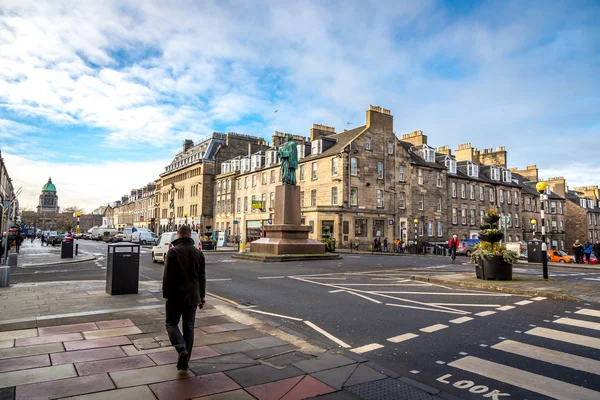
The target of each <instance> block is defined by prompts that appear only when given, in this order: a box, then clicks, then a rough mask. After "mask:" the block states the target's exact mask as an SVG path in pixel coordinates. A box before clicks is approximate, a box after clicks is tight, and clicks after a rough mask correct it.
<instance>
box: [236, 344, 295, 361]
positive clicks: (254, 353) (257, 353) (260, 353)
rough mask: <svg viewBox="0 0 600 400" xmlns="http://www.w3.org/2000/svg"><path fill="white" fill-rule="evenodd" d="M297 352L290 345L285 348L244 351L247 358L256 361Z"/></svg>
mask: <svg viewBox="0 0 600 400" xmlns="http://www.w3.org/2000/svg"><path fill="white" fill-rule="evenodd" d="M294 350H298V348H297V347H296V346H294V345H291V344H286V345H285V346H276V347H268V348H265V349H256V350H250V351H245V352H244V354H246V355H247V356H248V357H250V358H253V359H255V360H258V359H259V358H265V357H271V356H274V355H278V354H284V353H289V352H291V351H294Z"/></svg>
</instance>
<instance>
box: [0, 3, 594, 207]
mask: <svg viewBox="0 0 600 400" xmlns="http://www.w3.org/2000/svg"><path fill="white" fill-rule="evenodd" d="M599 20H600V3H599V2H597V1H585V0H578V1H530V2H527V1H490V2H487V1H483V2H475V1H434V0H423V1H397V0H396V1H387V0H378V1H376V2H366V1H350V0H341V1H334V0H329V1H308V0H307V1H301V2H298V1H285V0H282V1H277V2H273V1H252V2H248V1H242V0H240V1H210V0H207V1H185V0H179V1H175V2H173V1H157V0H120V1H111V0H104V1H101V2H92V1H83V2H82V1H71V0H52V1H50V0H47V1H44V0H2V1H0V150H1V151H2V156H3V157H4V160H5V163H6V165H7V168H8V172H9V174H10V176H11V178H12V179H13V183H14V185H15V186H16V188H19V187H21V188H22V194H21V195H20V197H19V201H20V204H21V207H28V208H34V207H35V206H36V205H37V203H38V196H39V194H40V191H41V188H42V186H43V185H44V183H45V182H46V181H47V180H48V177H49V176H52V180H53V182H54V183H55V185H56V186H57V189H58V195H59V204H60V205H61V206H62V207H63V208H64V207H68V206H72V205H77V206H79V207H82V208H83V209H84V210H86V211H91V210H92V209H94V208H96V207H98V206H99V205H101V204H107V203H109V202H112V201H114V200H117V199H119V198H120V197H121V195H123V194H127V193H129V192H130V190H131V189H133V188H139V187H142V186H143V185H145V184H147V183H148V182H150V181H153V180H154V179H156V178H157V177H158V175H159V174H160V173H161V172H162V171H164V167H165V166H166V165H167V164H169V163H170V161H171V160H172V158H173V157H174V156H175V154H176V153H177V152H178V151H179V149H180V148H181V145H182V141H183V140H184V139H193V140H194V141H198V140H200V139H201V138H203V137H206V136H207V135H209V134H210V133H211V132H213V131H217V132H238V133H245V134H250V135H256V136H262V137H265V138H270V137H271V136H272V134H273V131H275V130H278V131H284V132H292V133H294V134H300V135H304V136H308V135H309V130H310V127H311V125H312V124H313V123H320V124H326V125H330V126H334V127H336V129H337V130H338V131H341V130H343V129H346V128H353V127H356V126H360V125H363V124H364V123H365V111H366V110H367V109H368V108H369V105H371V104H373V105H379V106H382V107H384V108H388V109H390V110H391V112H392V114H393V115H394V129H395V131H396V133H397V135H398V136H400V135H402V134H404V133H409V132H412V131H415V130H419V129H420V130H423V132H424V133H425V134H426V135H428V139H429V144H430V145H433V146H442V145H450V146H451V148H452V149H456V147H457V145H458V144H460V143H467V142H470V143H472V145H473V146H474V147H477V148H491V147H497V146H502V145H504V146H506V149H507V151H508V163H509V167H518V168H524V167H525V166H526V165H533V164H535V165H537V166H538V168H540V175H541V176H542V177H554V176H565V177H566V178H567V182H568V184H569V186H571V187H573V186H580V185H592V184H599V183H600V182H599V181H598V176H600V163H598V159H599V154H600V153H599V149H600V111H599V110H600V78H599V77H600V24H598V21H599ZM275 110H277V112H275Z"/></svg>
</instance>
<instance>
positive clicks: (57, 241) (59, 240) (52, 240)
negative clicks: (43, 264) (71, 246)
mask: <svg viewBox="0 0 600 400" xmlns="http://www.w3.org/2000/svg"><path fill="white" fill-rule="evenodd" d="M65 237H66V235H64V234H58V235H56V236H50V244H51V245H53V246H54V245H55V244H61V243H62V241H63V240H65Z"/></svg>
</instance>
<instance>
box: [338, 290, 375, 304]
mask: <svg viewBox="0 0 600 400" xmlns="http://www.w3.org/2000/svg"><path fill="white" fill-rule="evenodd" d="M346 293H350V294H353V295H355V296H358V297H362V298H363V299H365V300H369V301H372V302H373V303H377V304H381V302H380V301H379V300H375V299H372V298H370V297H367V296H365V295H363V294H360V293H355V292H351V291H349V290H346Z"/></svg>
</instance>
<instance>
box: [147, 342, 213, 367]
mask: <svg viewBox="0 0 600 400" xmlns="http://www.w3.org/2000/svg"><path fill="white" fill-rule="evenodd" d="M218 356H220V354H219V353H217V352H216V351H214V350H213V349H211V348H210V347H207V346H202V347H194V350H193V351H192V356H191V357H190V361H194V360H200V359H203V358H209V357H218ZM148 357H150V358H151V359H152V361H154V363H155V364H156V365H164V364H175V363H177V358H178V357H179V354H178V353H177V350H175V348H172V351H164V352H160V353H151V354H148Z"/></svg>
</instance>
